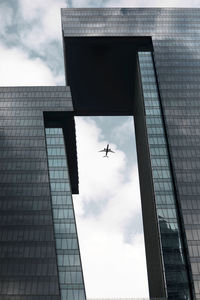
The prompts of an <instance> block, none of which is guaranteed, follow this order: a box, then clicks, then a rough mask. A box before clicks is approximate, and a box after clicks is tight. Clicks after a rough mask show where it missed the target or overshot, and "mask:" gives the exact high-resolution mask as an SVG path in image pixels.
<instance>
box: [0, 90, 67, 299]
mask: <svg viewBox="0 0 200 300" xmlns="http://www.w3.org/2000/svg"><path fill="white" fill-rule="evenodd" d="M57 110H58V111H62V110H63V111H67V110H70V111H71V110H72V103H71V97H70V91H69V88H67V87H19V88H16V87H11V88H5V87H2V88H0V190H1V193H0V215H1V216H0V298H1V299H4V300H8V299H9V300H12V299H13V300H36V299H37V300H45V299H46V300H47V299H48V300H60V293H59V283H58V274H57V261H56V252H55V238H54V232H53V221H52V209H51V197H50V188H49V175H48V164H47V153H46V143H45V132H44V121H43V111H57Z"/></svg>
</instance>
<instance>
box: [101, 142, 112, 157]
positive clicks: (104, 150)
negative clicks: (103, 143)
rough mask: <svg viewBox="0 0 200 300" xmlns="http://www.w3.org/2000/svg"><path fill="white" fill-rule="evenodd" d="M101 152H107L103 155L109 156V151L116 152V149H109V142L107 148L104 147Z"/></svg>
mask: <svg viewBox="0 0 200 300" xmlns="http://www.w3.org/2000/svg"><path fill="white" fill-rule="evenodd" d="M99 152H106V155H105V156H103V157H108V152H112V153H115V152H114V151H112V150H111V149H109V144H108V145H107V147H106V148H104V149H103V150H100V151H99Z"/></svg>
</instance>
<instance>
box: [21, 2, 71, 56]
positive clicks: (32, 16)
mask: <svg viewBox="0 0 200 300" xmlns="http://www.w3.org/2000/svg"><path fill="white" fill-rule="evenodd" d="M62 7H67V5H66V1H65V0H56V1H54V0H45V1H40V0H34V1H27V0H19V12H20V14H21V18H22V22H24V27H23V29H21V31H20V37H21V42H22V43H23V44H24V45H25V46H26V47H28V48H30V49H33V50H36V51H39V52H40V54H42V55H45V53H44V52H45V51H46V50H47V49H48V47H47V44H48V43H50V42H52V41H59V42H61V34H62V30H61V14H60V9H61V8H62Z"/></svg>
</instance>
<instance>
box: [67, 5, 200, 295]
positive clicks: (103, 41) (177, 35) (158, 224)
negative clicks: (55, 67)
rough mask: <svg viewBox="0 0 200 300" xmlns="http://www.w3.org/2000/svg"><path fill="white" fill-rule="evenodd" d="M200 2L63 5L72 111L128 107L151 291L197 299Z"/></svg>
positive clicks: (118, 111)
mask: <svg viewBox="0 0 200 300" xmlns="http://www.w3.org/2000/svg"><path fill="white" fill-rule="evenodd" d="M199 20H200V10H199V9H168V8H166V9H160V8H136V9H127V8H121V9H118V8H101V9H95V8H93V9H63V10H62V26H63V34H64V54H65V62H66V77H67V82H68V84H69V86H70V87H71V92H72V99H73V105H74V110H75V114H77V115H134V121H135V131H136V142H137V151H138V166H139V175H140V186H141V198H142V209H143V221H144V234H145V246H146V256H147V268H148V279H149V288H150V295H151V297H165V296H168V298H169V299H193V297H196V299H200V269H199V258H200V252H199V249H200V248H199V246H200V244H199V243H200V241H199V239H200V237H199V229H200V214H199V213H200V210H199V209H200V202H199V196H200V189H199V180H200V175H199V164H200V161H199V159H200V158H199V154H200V152H199V143H200V131H199V125H200V118H199V110H200V98H199V80H200V79H199V78H200V71H199V55H200V52H199V49H198V46H199V43H200V21H199Z"/></svg>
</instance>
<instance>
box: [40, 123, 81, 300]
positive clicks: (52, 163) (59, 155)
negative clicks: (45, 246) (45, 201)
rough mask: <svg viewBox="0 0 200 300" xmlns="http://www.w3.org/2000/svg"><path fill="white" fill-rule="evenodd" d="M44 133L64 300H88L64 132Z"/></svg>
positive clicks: (49, 129) (60, 280) (48, 130)
mask: <svg viewBox="0 0 200 300" xmlns="http://www.w3.org/2000/svg"><path fill="white" fill-rule="evenodd" d="M45 133H46V143H47V152H48V165H49V176H50V186H51V199H52V212H53V223H54V233H55V240H56V253H57V264H58V274H59V283H60V291H61V300H66V299H69V300H85V299H86V298H85V290H84V283H83V274H82V268H81V261H80V253H79V246H78V237H77V230H76V223H75V216H74V209H73V203H72V195H71V188H70V181H69V173H68V167H67V159H66V154H65V142H64V136H63V131H62V128H46V129H45Z"/></svg>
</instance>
